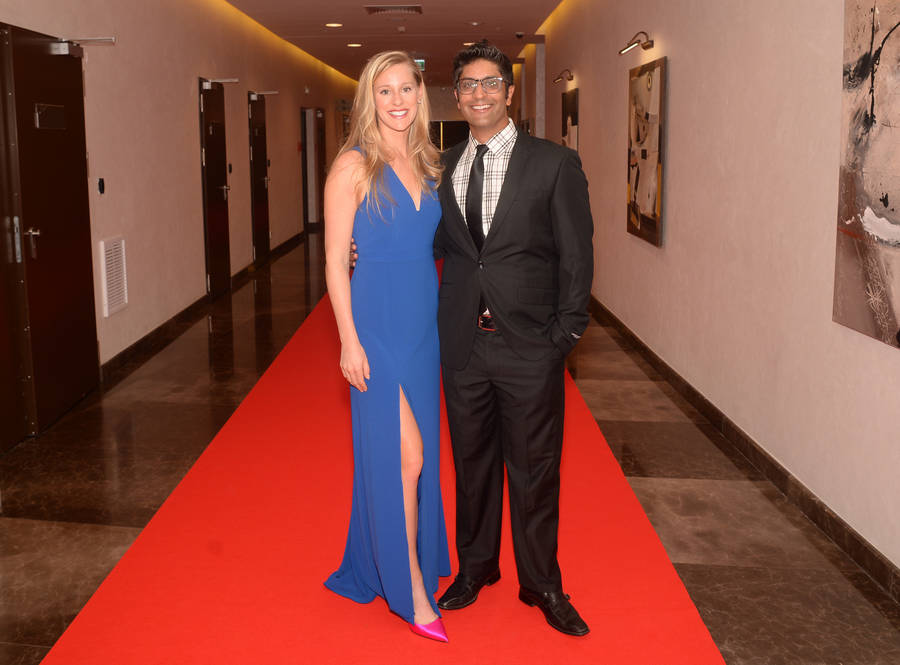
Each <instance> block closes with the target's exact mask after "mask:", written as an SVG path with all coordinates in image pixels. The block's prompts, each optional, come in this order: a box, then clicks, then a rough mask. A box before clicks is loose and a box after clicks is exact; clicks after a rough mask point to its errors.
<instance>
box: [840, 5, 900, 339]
mask: <svg viewBox="0 0 900 665" xmlns="http://www.w3.org/2000/svg"><path fill="white" fill-rule="evenodd" d="M898 61H900V5H898V4H897V2H884V1H881V0H845V2H844V68H843V69H844V86H843V95H842V97H843V102H842V117H841V165H840V180H839V185H838V210H837V220H836V221H837V229H836V231H837V245H836V253H835V261H834V305H833V313H832V318H833V319H834V321H836V322H837V323H840V324H841V325H844V326H847V327H848V328H852V329H853V330H857V331H859V332H861V333H863V334H864V335H869V336H870V337H874V338H875V339H877V340H880V341H882V342H884V343H885V344H889V345H891V346H894V347H897V346H900V212H898V211H900V205H898V204H897V203H898V202H897V199H898V198H900V195H898V190H900V111H898V108H900V107H898V104H897V91H898V90H900V69H898V67H897V62H898Z"/></svg>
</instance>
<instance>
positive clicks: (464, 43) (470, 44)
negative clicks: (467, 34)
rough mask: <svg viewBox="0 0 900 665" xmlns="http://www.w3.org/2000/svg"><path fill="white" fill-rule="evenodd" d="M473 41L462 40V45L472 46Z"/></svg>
mask: <svg viewBox="0 0 900 665" xmlns="http://www.w3.org/2000/svg"><path fill="white" fill-rule="evenodd" d="M474 43H475V42H463V46H472V45H473V44H474Z"/></svg>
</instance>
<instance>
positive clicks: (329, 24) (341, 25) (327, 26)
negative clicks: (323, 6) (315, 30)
mask: <svg viewBox="0 0 900 665" xmlns="http://www.w3.org/2000/svg"><path fill="white" fill-rule="evenodd" d="M325 27H326V28H343V27H344V24H343V23H326V24H325Z"/></svg>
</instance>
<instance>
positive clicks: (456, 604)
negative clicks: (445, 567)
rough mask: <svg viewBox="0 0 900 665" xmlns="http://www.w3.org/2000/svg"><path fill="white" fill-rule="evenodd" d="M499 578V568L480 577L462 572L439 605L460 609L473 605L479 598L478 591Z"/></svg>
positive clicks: (439, 601) (442, 607) (443, 607)
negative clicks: (476, 577) (473, 576)
mask: <svg viewBox="0 0 900 665" xmlns="http://www.w3.org/2000/svg"><path fill="white" fill-rule="evenodd" d="M499 579H500V571H499V570H495V571H494V572H493V573H491V574H490V575H488V576H487V577H482V578H479V579H474V578H472V577H469V576H468V575H463V574H462V573H460V574H459V575H457V576H456V579H455V580H453V584H451V585H450V586H449V587H447V590H446V591H445V592H444V595H443V596H441V597H440V599H439V600H438V607H440V608H441V609H442V610H459V609H462V608H463V607H466V606H467V605H471V604H472V603H474V602H475V599H476V598H478V592H479V591H481V587H483V586H490V585H492V584H494V583H496V582H497V580H499Z"/></svg>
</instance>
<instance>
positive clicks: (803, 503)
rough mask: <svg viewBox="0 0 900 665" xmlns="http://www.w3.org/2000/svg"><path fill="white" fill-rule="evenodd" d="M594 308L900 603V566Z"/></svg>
mask: <svg viewBox="0 0 900 665" xmlns="http://www.w3.org/2000/svg"><path fill="white" fill-rule="evenodd" d="M590 311H591V314H592V315H593V317H594V318H595V319H596V320H597V322H598V323H601V324H604V325H610V326H612V327H613V328H615V329H616V330H617V331H618V332H619V333H620V334H621V335H622V336H623V337H625V339H626V340H628V342H629V344H631V345H632V346H633V347H634V348H635V349H636V350H637V351H638V353H640V354H641V355H642V356H643V357H644V358H645V359H646V360H647V362H648V363H650V364H651V365H652V366H653V368H654V369H655V370H656V371H657V372H659V373H660V374H661V375H662V376H663V377H664V378H665V379H666V380H667V381H668V382H669V383H670V384H671V385H672V387H674V388H675V390H676V391H678V393H679V394H680V395H681V396H682V397H684V398H685V399H686V400H687V401H688V402H689V403H690V404H691V406H693V407H694V408H695V409H697V410H698V411H699V412H700V413H702V414H703V415H704V416H705V417H706V418H707V420H709V422H710V423H712V425H713V427H715V428H716V429H717V430H718V431H719V432H721V433H722V435H723V436H724V437H725V439H726V440H727V441H728V442H729V443H730V444H731V445H732V446H734V448H735V449H736V450H737V451H738V452H740V453H741V454H742V455H743V456H744V457H746V458H747V460H748V461H749V462H750V463H751V464H753V466H755V467H756V468H757V469H758V470H759V471H760V472H761V473H762V474H763V475H764V476H765V477H766V478H767V479H768V480H769V481H771V482H772V484H773V485H775V487H777V488H778V489H779V490H780V491H781V492H782V493H783V494H784V495H785V496H786V497H787V498H788V499H789V500H790V501H791V502H792V503H794V504H795V505H796V506H797V507H798V508H799V509H800V510H801V511H802V512H803V514H804V515H806V517H808V518H809V520H810V521H811V522H812V523H813V524H815V525H816V526H817V527H818V528H819V529H820V530H821V531H822V532H823V533H824V534H825V535H826V536H828V537H829V538H830V539H831V540H832V541H833V542H834V543H835V544H836V545H837V546H838V547H840V548H841V550H843V551H844V552H845V553H846V554H847V556H849V557H850V558H851V559H853V561H855V562H856V563H857V565H859V567H860V568H862V569H863V570H864V571H865V572H866V573H867V574H868V575H869V576H870V577H871V578H872V579H873V580H875V582H877V583H878V584H879V585H880V586H881V587H882V588H883V589H884V590H885V591H886V592H887V593H888V594H889V595H890V596H891V597H892V598H893V599H894V600H895V601H897V602H900V568H898V567H897V566H895V565H894V564H893V563H892V562H891V561H889V560H888V559H887V558H886V557H885V556H884V555H883V554H881V552H879V551H878V550H877V549H876V548H875V547H874V546H873V545H872V544H871V543H869V542H868V541H867V540H866V539H865V538H863V537H862V536H861V535H860V534H859V533H857V532H856V530H855V529H853V527H851V526H850V525H849V524H847V522H845V521H844V520H843V519H841V518H840V517H839V516H838V515H836V514H835V513H834V511H832V510H831V509H830V508H829V507H828V506H827V505H826V504H825V503H824V502H823V501H822V500H821V499H819V497H817V496H816V495H815V494H814V493H813V492H812V491H811V490H810V489H809V488H808V487H806V486H805V485H804V484H803V483H801V482H800V481H799V480H797V478H795V477H794V476H793V475H792V474H791V473H790V472H789V471H788V470H787V469H785V468H784V467H783V466H782V465H781V464H779V463H778V462H777V461H776V460H775V459H774V458H773V457H772V456H771V455H769V453H767V452H766V451H765V449H764V448H763V447H762V446H761V445H760V444H759V443H757V442H756V441H755V440H754V439H753V438H752V437H750V436H749V435H748V434H747V433H746V432H744V431H743V430H742V429H741V428H740V427H738V426H737V425H735V424H734V423H733V422H732V421H731V420H730V419H729V418H728V416H726V415H725V414H724V413H723V412H722V411H721V410H720V409H719V408H718V407H716V405H715V404H713V403H712V402H710V401H709V400H708V399H706V398H705V397H704V396H703V395H702V394H701V393H700V392H699V391H698V390H697V389H696V388H694V387H693V386H692V385H691V384H690V383H688V382H687V381H686V380H685V379H684V378H683V377H682V376H681V375H679V374H678V372H676V371H675V370H674V369H672V368H671V367H669V365H667V364H666V363H665V362H664V361H663V360H662V358H660V357H659V356H658V355H656V353H654V352H653V350H652V349H650V347H648V346H647V345H646V344H644V342H643V341H642V340H641V339H640V338H638V337H637V335H635V334H634V333H633V332H632V331H631V330H630V329H629V328H628V326H626V325H625V324H624V323H623V322H622V321H621V320H619V318H617V317H616V315H615V314H613V313H612V312H611V311H610V310H609V309H607V308H606V307H605V306H604V305H603V304H602V303H601V302H600V301H598V300H597V299H596V298H594V297H593V296H591V302H590Z"/></svg>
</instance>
